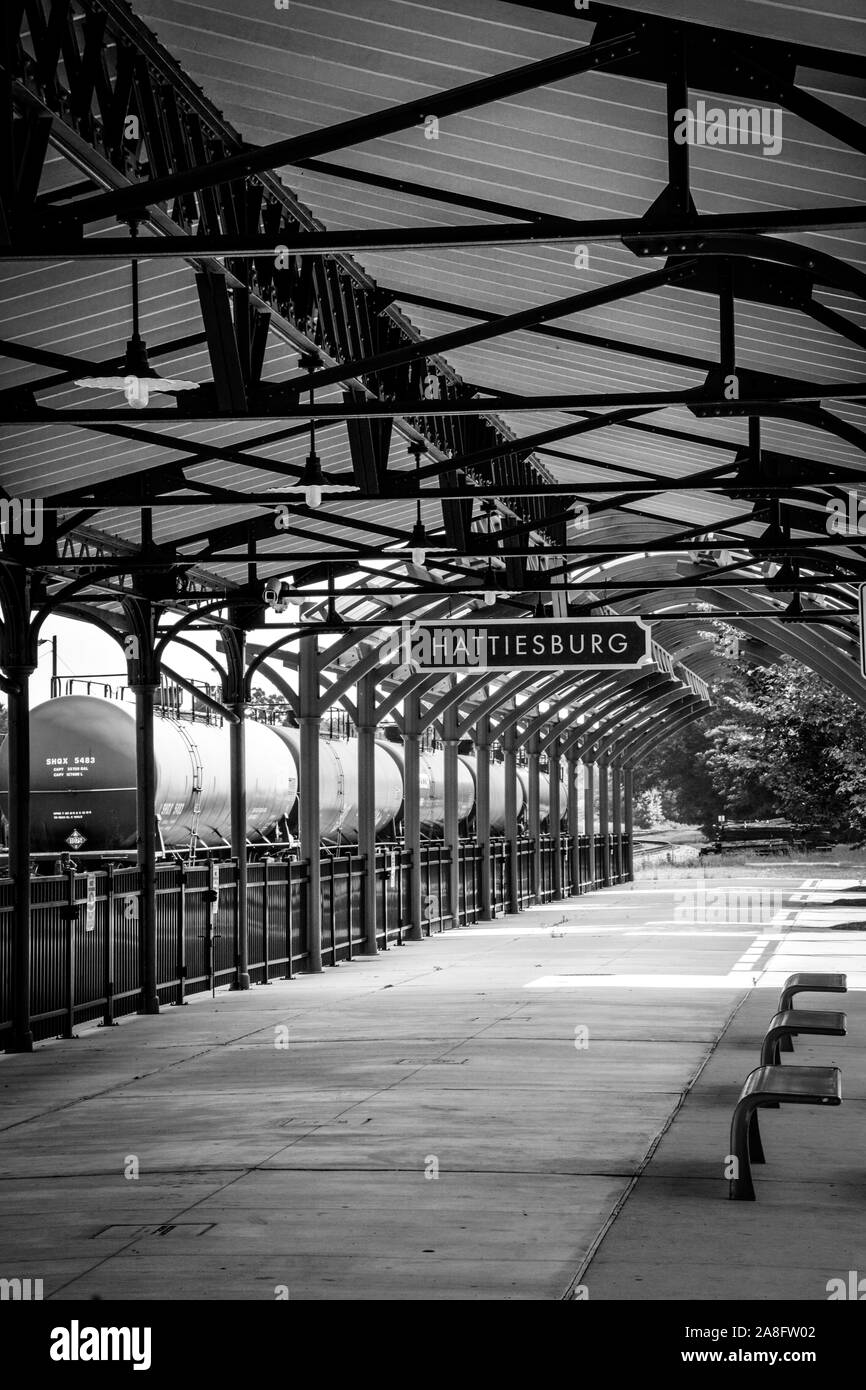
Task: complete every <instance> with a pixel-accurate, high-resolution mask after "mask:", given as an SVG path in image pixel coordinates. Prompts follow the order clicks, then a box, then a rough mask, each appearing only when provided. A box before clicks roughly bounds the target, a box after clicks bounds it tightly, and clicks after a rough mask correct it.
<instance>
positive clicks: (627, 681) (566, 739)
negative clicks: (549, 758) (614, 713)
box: [518, 666, 668, 751]
mask: <svg viewBox="0 0 866 1390" xmlns="http://www.w3.org/2000/svg"><path fill="white" fill-rule="evenodd" d="M574 674H575V673H574V672H572V673H571V678H569V677H568V676H564V677H563V678H562V679H561V680H559V681H557V683H556V685H555V686H554V687H553V688H552V689H551V690H550V692H549V694H546V695H545V696H544V699H545V700H547V701H549V702H551V703H553V704H556V702H557V701H560V702H565V701H568V700H571V701H573V702H574V709H573V711H572V716H571V718H570V719H565V720H564V721H561V722H558V723H557V722H556V720H555V719H554V720H551V715H550V712H548V713H547V714H542V713H541V712H540V711H539V712H538V713H534V712H533V710H532V709H529V710H528V711H527V722H526V724H525V726H524V729H523V732H522V734H521V735H520V737H519V739H518V747H522V746H524V745H525V744H527V743H528V742H529V740H530V739H532V738H538V745H539V750H543V749H544V748H547V747H549V746H550V745H551V744H552V743H554V742H556V741H557V739H558V740H559V741H560V742H561V744H562V747H563V751H566V750H567V749H568V748H570V746H571V743H573V742H574V740H575V739H576V738H577V737H578V734H577V732H576V731H575V728H574V717H575V716H576V715H577V714H583V713H584V712H586V711H589V710H591V711H592V716H591V717H592V719H593V721H594V722H595V721H597V719H600V718H602V717H603V716H606V715H607V713H608V712H609V711H611V710H612V709H616V708H618V707H619V706H620V705H622V704H623V702H626V701H630V700H631V699H633V698H635V695H634V691H635V689H638V690H639V691H640V690H642V689H643V688H644V685H643V683H644V682H646V681H649V680H652V679H655V678H657V677H658V676H659V674H660V673H659V672H658V671H654V670H653V669H652V668H651V667H649V666H644V667H640V668H638V669H637V670H633V671H629V670H624V671H599V672H598V673H596V674H593V673H592V672H586V673H585V675H584V678H583V680H582V681H580V682H577V681H575V680H574V679H573V677H574ZM665 679H668V677H667V676H665ZM551 697H552V698H551ZM575 697H576V698H575ZM545 727H547V730H548V732H547V734H546V735H545V736H544V737H543V738H542V737H541V736H540V735H541V731H542V730H543V729H544V728H545ZM554 729H555V730H556V733H555V734H554Z"/></svg>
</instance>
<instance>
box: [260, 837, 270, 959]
mask: <svg viewBox="0 0 866 1390" xmlns="http://www.w3.org/2000/svg"><path fill="white" fill-rule="evenodd" d="M270 867H271V861H270V859H269V858H268V857H267V855H265V858H264V859H263V861H262V972H263V976H264V978H263V980H262V984H265V985H269V984H270V982H271V943H270V940H269V936H270V930H271V902H270V893H271V876H270Z"/></svg>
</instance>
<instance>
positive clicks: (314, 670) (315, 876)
mask: <svg viewBox="0 0 866 1390" xmlns="http://www.w3.org/2000/svg"><path fill="white" fill-rule="evenodd" d="M298 648H299V657H298V662H299V671H298V705H299V709H300V717H299V721H298V722H299V724H300V726H301V768H300V777H299V787H298V803H299V805H298V822H299V829H300V839H301V858H302V859H306V861H307V863H308V865H309V870H308V875H309V876H308V882H307V949H308V952H309V968H310V971H311V973H314V974H318V973H320V972H321V969H322V880H321V865H320V854H321V840H320V835H319V729H320V724H321V703H320V699H319V650H318V639H317V638H316V636H315V635H314V634H310V635H309V636H304V637H302V638H301V639H300V641H299V642H298Z"/></svg>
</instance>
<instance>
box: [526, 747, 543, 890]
mask: <svg viewBox="0 0 866 1390" xmlns="http://www.w3.org/2000/svg"><path fill="white" fill-rule="evenodd" d="M538 745H539V738H538V734H533V735H532V737H531V739H530V740H529V744H528V749H527V751H528V754H529V757H528V762H527V768H526V780H527V782H528V784H529V807H528V822H529V838H530V839H531V840H532V863H533V872H534V876H535V882H534V885H533V887H534V889H535V901H536V902H540V901H541V772H540V768H539V756H540V755H539V746H538Z"/></svg>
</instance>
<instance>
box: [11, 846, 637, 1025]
mask: <svg viewBox="0 0 866 1390" xmlns="http://www.w3.org/2000/svg"><path fill="white" fill-rule="evenodd" d="M608 850H609V853H608V859H609V862H608V863H607V864H605V863H604V860H603V856H604V852H605V837H603V836H601V835H596V836H595V837H594V844H593V845H592V846H590V845H589V842H588V841H587V837H586V836H580V837H579V839H578V844H577V851H576V854H575V853H574V852H573V850H572V840H571V837H570V836H568V835H562V836H560V837H559V843H558V845H557V842H556V841H555V840H554V839H552V838H551V837H550V836H543V837H542V839H541V842H540V846H539V853H538V855H536V853H535V844H534V842H533V841H532V840H530V839H525V838H524V839H521V840H519V841H518V844H517V847H516V855H515V856H514V858H515V859H516V865H517V874H518V882H517V893H516V900H517V905H518V908H525V907H529V906H530V905H532V904H534V903H547V902H552V901H555V899H556V896H557V885H556V877H555V856H556V854H557V853H559V856H560V876H561V892H562V896H570V895H571V894H573V893H580V892H588V891H591V890H592V889H594V888H598V887H600V886H601V885H602V883H603V882H604V881H605V880H606V881H607V882H608V883H619V882H623V881H626V880H627V878H628V876H629V875H628V865H629V853H628V843H627V841H624V843H623V844H622V847H621V848H620V847H619V846H618V844H617V837H616V836H613V835H611V836H610V837H609V838H608ZM481 852H482V851H481V846H480V845H479V844H478V843H477V841H475V840H473V839H464V840H461V841H460V844H459V849H458V856H459V865H458V875H457V884H458V890H459V901H458V902H457V903H456V904H454V903H452V902H451V900H450V892H451V882H452V878H451V846H450V845H447V844H444V843H443V842H442V841H438V840H430V841H426V842H425V843H424V844H423V845H422V847H421V864H420V871H421V904H422V922H421V923H420V926H421V930H422V933H423V934H424V935H429V934H431V933H434V932H441V931H446V930H450V929H451V928H453V927H456V926H460V927H463V926H467V925H470V924H472V923H474V922H477V921H478V920H479V918H480V915H481V910H482V888H481V877H482V876H481ZM512 858H513V856H512V853H511V846H510V844H509V843H508V841H506V840H493V841H492V842H491V845H490V913H491V916H494V917H495V916H501V915H503V914H504V913H507V912H510V911H512V910H513V905H514V900H513V896H512V888H511V871H512V869H511V866H512ZM575 862H576V864H577V870H578V872H577V882H576V883H573V882H572V866H573V865H574V863H575ZM536 864H538V866H539V880H540V881H539V883H538V884H537V885H536V882H535V872H536ZM410 872H411V861H410V856H409V854H408V853H407V851H406V850H404V849H403V848H402V847H401V846H400V845H390V846H389V845H383V846H381V847H380V848H379V849H378V850H377V853H376V862H375V875H376V942H377V945H378V947H379V949H385V948H387V947H389V946H391V945H393V944H395V943H396V942H399V941H401V940H402V939H403V934H404V932H406V930H407V929H408V928H409V927H410V926H412V925H414V924H413V923H412V922H411V918H410V911H411V908H410V902H411V898H410V893H409V880H410ZM365 875H366V863H365V860H364V857H363V856H362V855H359V854H358V853H356V852H354V851H353V850H346V849H341V850H339V851H335V852H333V853H327V854H324V855H323V856H322V859H321V865H320V881H321V895H322V960H323V963H324V964H325V965H336V964H338V963H340V962H342V961H349V960H351V959H352V958H353V956H355V955H358V954H360V953H362V952H364V951H365V950H366V949H367V937H366V923H365V920H364V880H365ZM308 887H309V867H308V865H307V864H306V863H305V862H304V861H301V860H286V859H270V860H267V859H258V860H252V861H250V863H249V864H248V865H247V916H248V957H249V973H250V979H251V982H252V983H253V984H264V983H266V982H267V981H268V980H271V979H277V978H285V977H288V978H291V976H292V975H293V974H295V973H296V972H298V971H303V970H305V969H306V968H307V967H308V965H309V951H308V942H307V934H306V921H307V893H308ZM31 898H32V911H31V1008H32V1016H33V1030H34V1036H35V1037H37V1038H47V1037H56V1036H60V1037H71V1036H72V1033H73V1029H74V1028H75V1026H76V1025H77V1024H80V1023H85V1022H88V1021H92V1020H98V1021H99V1022H100V1023H101V1024H103V1025H105V1026H110V1025H111V1024H112V1023H113V1022H114V1021H115V1020H116V1019H117V1018H119V1017H121V1016H122V1015H124V1014H130V1013H134V1012H135V1011H136V1010H137V1009H138V1008H139V1006H140V1000H141V980H142V973H141V960H140V954H139V953H140V944H139V943H140V936H139V918H140V898H141V876H140V871H139V869H138V868H136V867H130V868H127V867H124V866H117V867H110V868H107V869H99V870H95V871H93V872H91V873H87V872H78V871H76V870H70V871H68V872H64V873H55V874H37V875H35V876H34V877H33V878H32V880H31ZM156 904H157V911H156V959H157V986H158V998H159V1002H160V1004H162V1005H172V1004H174V1005H177V1004H183V1002H184V1000H185V998H186V997H187V996H188V995H191V994H195V993H198V992H200V991H202V990H208V989H215V988H216V987H217V986H225V985H232V984H234V983H235V980H236V978H237V968H238V966H237V941H236V933H237V866H236V864H235V863H234V862H232V861H222V862H220V863H213V864H207V863H202V864H193V865H182V864H160V865H159V866H158V868H157V882H156ZM12 908H13V885H12V883H11V881H10V880H9V879H0V1045H2V1042H3V1041H4V1039H6V1038H8V1037H9V1036H10V1035H11V1017H12V997H11V992H12Z"/></svg>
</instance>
